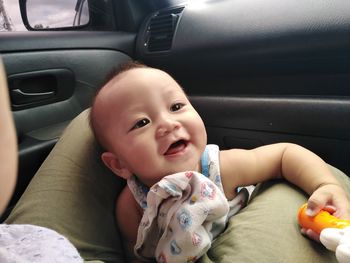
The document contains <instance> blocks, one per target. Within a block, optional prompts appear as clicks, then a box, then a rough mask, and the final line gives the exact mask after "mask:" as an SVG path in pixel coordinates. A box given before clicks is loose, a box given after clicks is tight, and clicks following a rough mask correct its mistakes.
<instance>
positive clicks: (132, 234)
mask: <svg viewBox="0 0 350 263" xmlns="http://www.w3.org/2000/svg"><path fill="white" fill-rule="evenodd" d="M141 218H142V211H141V208H140V206H139V205H138V204H137V202H136V201H135V199H134V197H133V195H132V193H131V192H130V190H129V188H128V187H127V186H126V187H124V189H123V190H122V192H121V193H120V195H119V197H118V199H117V202H116V219H117V223H118V226H119V230H120V232H121V234H122V241H123V245H124V249H125V251H126V256H127V262H132V263H137V262H141V261H140V260H138V259H136V257H135V255H134V246H135V243H136V239H137V230H138V227H139V223H140V221H141Z"/></svg>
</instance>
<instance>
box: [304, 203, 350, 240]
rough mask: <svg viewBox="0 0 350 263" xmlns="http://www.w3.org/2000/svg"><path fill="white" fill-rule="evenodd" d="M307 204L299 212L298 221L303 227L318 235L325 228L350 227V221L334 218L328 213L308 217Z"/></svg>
mask: <svg viewBox="0 0 350 263" xmlns="http://www.w3.org/2000/svg"><path fill="white" fill-rule="evenodd" d="M306 207H307V204H304V205H302V206H301V207H300V208H299V211H298V221H299V224H300V226H301V227H303V228H306V229H311V230H313V231H314V232H316V233H317V234H320V233H321V231H322V230H323V229H325V228H345V227H348V226H350V221H349V220H342V219H339V218H336V217H335V216H332V215H331V214H330V213H328V212H327V211H324V210H321V211H320V212H319V213H318V214H317V215H315V216H313V217H311V216H308V215H306Z"/></svg>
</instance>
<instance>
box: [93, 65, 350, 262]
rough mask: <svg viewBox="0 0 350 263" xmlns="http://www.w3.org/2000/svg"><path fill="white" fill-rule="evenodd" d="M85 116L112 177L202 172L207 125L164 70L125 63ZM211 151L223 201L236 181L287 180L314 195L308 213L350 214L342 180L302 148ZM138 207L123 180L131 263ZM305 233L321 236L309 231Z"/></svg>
mask: <svg viewBox="0 0 350 263" xmlns="http://www.w3.org/2000/svg"><path fill="white" fill-rule="evenodd" d="M90 117H91V125H92V127H93V130H94V133H95V136H96V138H97V140H98V141H99V143H100V144H101V146H102V147H103V148H104V150H105V152H103V153H102V156H101V158H102V160H103V162H104V163H105V165H106V166H108V167H109V168H110V169H111V170H112V171H113V172H114V173H115V174H116V175H117V176H120V177H122V178H124V179H126V180H129V181H130V180H131V179H132V178H134V176H135V177H136V178H137V180H138V181H140V182H142V184H143V185H144V186H146V187H148V188H150V187H152V186H153V185H154V184H156V183H157V182H159V181H160V180H161V179H162V178H164V177H165V176H167V175H171V174H175V173H179V172H184V171H194V172H199V173H203V171H202V170H203V168H202V167H203V166H202V162H203V158H202V155H203V153H204V152H205V151H206V148H208V147H207V134H206V129H205V126H204V124H203V121H202V119H201V117H200V116H199V115H198V113H197V112H196V110H195V109H194V108H193V106H192V105H191V103H190V101H189V100H188V98H187V96H186V94H185V93H184V91H183V90H182V88H181V87H180V86H179V84H178V83H177V82H176V81H175V80H174V79H173V78H172V77H171V76H170V75H168V74H167V73H165V72H164V71H161V70H158V69H155V68H150V67H147V66H144V65H142V64H137V63H129V64H127V65H125V66H124V67H123V68H122V69H121V70H120V71H119V72H118V73H117V74H116V75H115V76H114V77H113V78H112V79H111V80H110V81H108V82H107V84H105V85H104V86H103V87H102V88H101V90H100V91H99V92H98V94H97V96H96V97H95V100H94V102H93V105H92V109H91V116H90ZM214 151H215V150H214ZM215 154H216V155H217V157H216V159H217V160H218V170H217V171H216V173H217V175H220V176H221V178H220V179H219V181H220V183H221V184H222V191H223V193H224V195H225V196H226V198H227V200H232V199H234V198H235V197H236V195H237V193H238V191H237V189H238V188H239V187H242V186H247V185H251V184H256V183H259V182H263V181H266V180H270V179H276V178H284V179H286V180H288V181H289V182H291V183H293V184H295V185H296V186H298V187H300V188H301V189H303V190H304V191H305V192H306V193H308V194H309V195H311V196H310V198H309V200H308V210H307V211H308V214H309V215H314V214H316V213H317V212H318V211H319V210H320V209H322V208H326V209H328V210H332V212H333V214H334V215H335V216H337V217H340V218H343V219H350V202H349V200H348V197H347V194H346V192H345V191H344V189H343V188H342V186H341V185H340V184H339V183H338V181H337V180H336V179H335V178H334V177H333V175H332V174H331V172H330V170H329V168H328V166H327V164H326V163H325V162H324V161H323V160H322V159H321V158H319V157H318V156H317V155H315V154H314V153H312V152H310V151H308V150H307V149H305V148H303V147H301V146H298V145H295V144H291V143H277V144H272V145H266V146H262V147H259V148H256V149H252V150H242V149H230V150H222V151H217V152H216V153H215ZM201 159H202V161H201ZM143 213H144V210H143V208H142V207H141V206H140V204H139V203H138V202H137V201H136V200H135V198H134V194H133V193H132V191H131V190H130V188H129V187H128V186H126V187H125V188H124V189H123V191H122V192H121V194H120V195H119V197H118V199H117V202H116V218H117V222H118V225H119V228H120V230H121V232H122V235H123V237H124V240H125V245H126V248H127V250H128V254H129V256H130V261H131V259H134V260H135V257H134V255H133V248H134V246H135V243H136V239H137V231H138V227H139V224H140V221H141V218H142V216H143ZM302 232H303V233H305V234H306V235H308V236H309V237H310V238H312V239H316V240H317V239H318V236H317V234H315V233H314V232H312V231H311V230H309V229H302ZM135 262H137V261H136V260H135Z"/></svg>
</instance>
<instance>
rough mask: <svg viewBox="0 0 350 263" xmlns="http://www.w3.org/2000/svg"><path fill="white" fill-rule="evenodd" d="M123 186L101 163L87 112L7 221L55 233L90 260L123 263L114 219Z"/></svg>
mask: <svg viewBox="0 0 350 263" xmlns="http://www.w3.org/2000/svg"><path fill="white" fill-rule="evenodd" d="M123 186H124V183H123V182H122V181H121V180H119V179H118V178H117V177H116V176H115V175H114V174H112V173H111V172H110V171H109V170H108V169H107V168H106V167H105V166H104V165H103V163H102V162H101V161H100V157H99V151H98V148H97V146H96V145H95V143H94V139H93V135H92V133H91V130H90V127H89V124H88V111H84V112H83V113H81V114H80V115H79V116H78V117H77V118H76V119H74V120H73V121H72V122H71V123H70V125H69V126H68V127H67V128H66V130H65V132H64V133H63V135H62V137H61V139H60V140H59V142H58V143H57V144H56V146H55V147H54V149H53V150H52V152H51V153H50V155H49V156H48V158H47V159H46V160H45V162H44V163H43V165H42V166H41V167H40V169H39V171H38V172H37V173H36V175H35V176H34V178H33V179H32V181H31V182H30V185H29V186H28V188H27V190H26V191H25V193H24V194H23V196H22V197H21V199H20V200H19V202H18V204H17V205H16V207H15V208H14V210H13V211H12V212H11V214H10V216H9V217H8V218H7V219H6V221H5V222H6V223H16V224H34V225H39V226H45V227H48V228H51V229H54V230H56V231H57V232H59V233H61V234H62V235H64V236H66V237H67V238H68V239H69V240H70V241H71V242H72V243H73V244H74V245H75V246H76V247H77V248H78V250H79V252H80V254H81V255H82V257H84V259H86V260H102V261H105V262H124V260H123V250H122V249H121V241H120V238H119V233H118V230H117V227H116V223H115V222H116V221H115V215H114V207H115V199H116V196H117V193H118V192H119V191H120V189H121V188H122V187H123Z"/></svg>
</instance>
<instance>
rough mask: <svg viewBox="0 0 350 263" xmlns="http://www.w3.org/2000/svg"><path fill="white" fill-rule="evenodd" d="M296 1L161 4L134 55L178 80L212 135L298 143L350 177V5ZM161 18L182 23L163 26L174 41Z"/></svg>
mask: <svg viewBox="0 0 350 263" xmlns="http://www.w3.org/2000/svg"><path fill="white" fill-rule="evenodd" d="M299 5H300V3H297V2H295V1H292V0H290V1H283V3H282V2H280V1H277V0H268V1H248V2H247V1H244V0H242V1H241V0H238V1H228V0H224V1H209V2H205V3H203V4H202V5H200V6H198V5H195V4H194V3H192V2H189V3H188V4H187V5H183V6H182V7H179V6H177V7H172V8H168V9H164V10H161V11H159V12H156V13H153V14H151V15H150V16H149V17H148V18H147V19H146V20H145V21H144V24H143V26H142V27H141V29H140V33H139V35H138V37H137V49H136V54H137V56H138V57H140V58H141V59H143V60H145V61H146V62H147V63H149V64H150V65H153V66H155V67H161V68H163V69H165V70H166V71H168V72H170V73H171V74H172V75H173V76H174V77H175V79H176V80H177V81H179V83H180V84H181V85H182V86H183V88H184V89H185V91H186V92H187V93H188V94H189V95H190V98H191V101H192V102H193V104H194V106H195V107H196V108H197V109H198V111H199V113H200V114H201V116H202V118H203V119H204V122H205V124H206V125H207V127H208V141H209V142H215V143H218V144H219V145H220V146H222V147H224V148H235V147H240V148H246V149H250V148H253V147H257V146H260V145H264V144H268V143H273V142H280V141H289V142H295V143H299V144H301V145H303V146H305V147H307V148H309V149H310V150H313V151H315V152H316V153H317V154H319V155H321V156H322V157H323V158H324V159H325V160H326V161H327V162H329V163H330V164H333V165H335V166H337V167H338V168H340V169H342V170H343V171H345V172H347V173H349V174H350V165H349V164H348V162H347V160H346V156H349V154H350V149H349V139H350V136H349V134H350V133H349V131H350V123H349V122H348V116H349V115H350V107H349V106H350V100H349V96H350V89H349V88H348V83H349V80H350V79H349V78H350V68H349V61H350V55H349V54H350V49H349V47H350V45H349V43H350V38H349V34H348V32H349V28H350V27H349V25H350V20H349V15H348V14H349V11H350V5H349V3H348V2H346V1H343V0H335V1H332V3H329V2H319V1H317V3H316V2H315V1H313V0H308V1H306V2H305V1H304V2H303V3H302V8H301V7H300V6H299ZM271 7H273V8H271ZM243 14H244V15H243ZM163 20H169V21H172V23H173V24H176V25H177V26H172V27H170V26H168V27H167V26H166V25H164V28H163V30H164V31H166V30H168V31H166V32H170V33H168V38H166V37H164V35H165V33H163V32H164V31H161V30H159V28H158V21H163ZM164 24H165V23H164ZM153 25H155V26H154V30H153ZM161 36H163V37H161ZM170 40H171V41H170ZM169 43H170V44H169Z"/></svg>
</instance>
